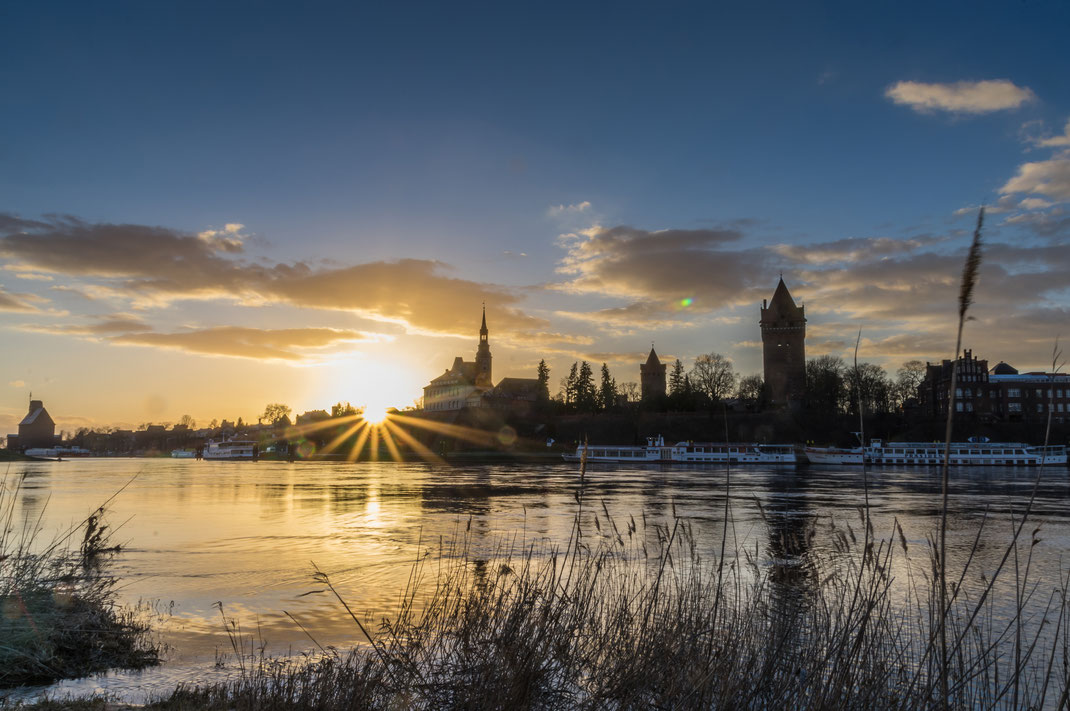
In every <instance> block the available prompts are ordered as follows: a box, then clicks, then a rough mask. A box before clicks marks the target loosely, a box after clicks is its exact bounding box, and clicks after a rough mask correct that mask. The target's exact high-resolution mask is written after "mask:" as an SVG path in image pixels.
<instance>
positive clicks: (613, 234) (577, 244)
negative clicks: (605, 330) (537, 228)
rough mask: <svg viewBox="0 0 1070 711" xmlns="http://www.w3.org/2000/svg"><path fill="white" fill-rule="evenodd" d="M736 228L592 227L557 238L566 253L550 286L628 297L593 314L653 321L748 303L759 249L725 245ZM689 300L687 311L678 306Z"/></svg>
mask: <svg viewBox="0 0 1070 711" xmlns="http://www.w3.org/2000/svg"><path fill="white" fill-rule="evenodd" d="M741 237H742V234H741V233H740V232H739V231H738V230H735V229H698V230H679V229H669V230H656V231H650V230H643V229H638V228H635V227H630V226H627V225H619V226H616V227H608V228H606V227H600V226H595V227H592V228H590V229H587V230H584V231H582V232H580V233H578V234H576V233H573V234H567V235H562V236H561V237H560V238H559V240H558V243H559V244H560V245H561V246H562V247H563V248H564V249H565V250H566V254H565V256H564V258H563V259H562V260H561V262H560V264H559V266H558V269H557V271H558V272H559V273H561V274H564V275H566V276H567V277H568V280H567V281H565V282H563V283H559V284H556V285H554V288H556V289H558V290H561V291H565V292H568V293H572V294H580V295H598V296H602V297H617V298H625V299H629V300H632V301H633V303H632V304H630V305H628V306H626V307H623V308H624V309H625V311H623V312H622V311H620V310H619V309H618V308H617V307H613V308H610V309H607V310H603V311H599V312H598V313H599V314H601V315H604V316H605V317H606V318H607V319H617V320H632V321H635V322H643V323H656V322H658V321H661V320H664V319H665V317H666V316H667V315H669V314H672V313H674V312H678V313H689V312H709V311H712V310H715V309H719V308H723V307H725V306H728V305H732V304H736V303H741V302H744V301H747V300H753V297H754V296H755V292H753V289H755V288H756V287H757V286H758V285H759V284H760V283H761V282H762V281H763V278H764V275H765V274H766V273H767V271H768V270H767V269H765V264H764V261H765V257H764V255H763V253H762V252H760V251H758V250H753V249H750V250H745V249H731V248H730V247H731V246H733V243H736V242H738V241H739V240H740V238H741ZM684 299H690V301H689V302H687V303H688V307H687V309H686V310H682V311H681V310H680V308H679V304H680V303H681V301H682V300H684Z"/></svg>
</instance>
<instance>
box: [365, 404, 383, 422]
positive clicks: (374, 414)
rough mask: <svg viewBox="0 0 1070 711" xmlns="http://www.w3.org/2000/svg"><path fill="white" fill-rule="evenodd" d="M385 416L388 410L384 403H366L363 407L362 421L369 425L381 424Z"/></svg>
mask: <svg viewBox="0 0 1070 711" xmlns="http://www.w3.org/2000/svg"><path fill="white" fill-rule="evenodd" d="M387 417H389V411H388V408H387V407H386V406H384V405H367V406H366V407H365V408H364V421H365V422H367V423H368V424H370V425H379V424H382V423H383V421H385V420H386V418H387Z"/></svg>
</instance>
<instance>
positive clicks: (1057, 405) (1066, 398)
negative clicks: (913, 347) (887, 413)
mask: <svg viewBox="0 0 1070 711" xmlns="http://www.w3.org/2000/svg"><path fill="white" fill-rule="evenodd" d="M952 365H953V361H950V360H944V361H943V362H941V363H938V364H934V363H928V364H926V372H925V379H924V380H923V381H922V383H921V385H920V386H918V397H919V399H920V400H921V403H922V407H923V408H924V411H925V413H926V414H927V415H929V416H930V417H943V416H947V405H948V401H949V398H948V395H949V390H950V389H951V369H952ZM958 368H959V373H958V379H957V381H956V383H955V412H956V413H963V414H964V415H974V416H976V417H978V418H979V419H981V420H987V421H990V422H1023V421H1034V422H1040V421H1046V420H1047V418H1048V414H1049V410H1050V414H1051V418H1052V421H1053V422H1055V423H1056V424H1063V423H1064V422H1066V421H1067V420H1068V419H1070V375H1067V374H1066V373H1044V372H1032V373H1019V372H1018V370H1017V368H1015V367H1013V366H1011V365H1010V364H1008V363H1005V362H1003V361H1000V362H999V363H998V364H997V365H996V366H995V367H994V368H992V369H991V370H989V369H988V361H987V360H982V359H979V358H977V357H976V356H974V355H973V353H972V351H970V350H966V351H964V352H963V354H962V356H961V357H960V358H959V360H958Z"/></svg>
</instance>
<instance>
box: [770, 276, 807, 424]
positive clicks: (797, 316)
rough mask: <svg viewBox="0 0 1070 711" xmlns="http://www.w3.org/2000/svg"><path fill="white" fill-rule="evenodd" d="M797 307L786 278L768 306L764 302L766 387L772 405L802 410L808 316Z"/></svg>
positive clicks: (781, 279)
mask: <svg viewBox="0 0 1070 711" xmlns="http://www.w3.org/2000/svg"><path fill="white" fill-rule="evenodd" d="M804 308H805V307H803V306H796V305H795V299H793V298H791V294H790V293H789V292H788V287H787V286H786V285H785V284H784V277H781V278H780V282H779V283H778V284H777V286H776V291H775V292H773V298H772V299H771V300H770V301H769V303H768V304H766V301H765V299H762V311H761V321H760V322H759V323H760V325H761V329H762V355H763V361H764V365H765V385H766V388H768V391H769V397H770V400H771V401H772V403H773V405H788V406H790V407H793V408H795V407H801V406H802V404H803V401H804V399H805V397H806V316H805V314H804Z"/></svg>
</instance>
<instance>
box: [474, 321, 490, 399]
mask: <svg viewBox="0 0 1070 711" xmlns="http://www.w3.org/2000/svg"><path fill="white" fill-rule="evenodd" d="M488 335H489V332H488V331H487V305H486V304H483V323H482V324H480V326H479V347H478V348H477V349H476V385H477V386H479V387H482V388H489V387H491V384H492V379H491V357H490V341H489V340H488V338H487V337H488Z"/></svg>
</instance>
